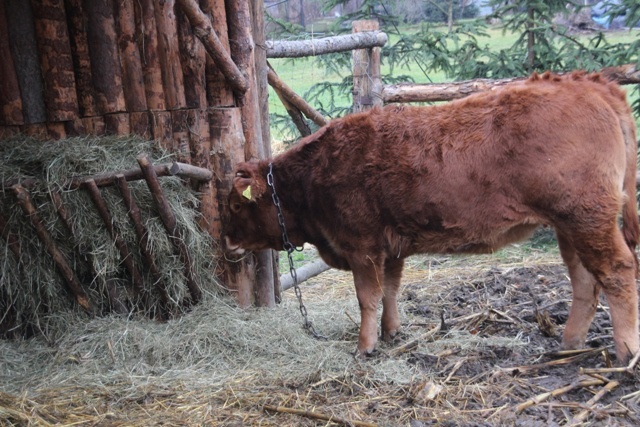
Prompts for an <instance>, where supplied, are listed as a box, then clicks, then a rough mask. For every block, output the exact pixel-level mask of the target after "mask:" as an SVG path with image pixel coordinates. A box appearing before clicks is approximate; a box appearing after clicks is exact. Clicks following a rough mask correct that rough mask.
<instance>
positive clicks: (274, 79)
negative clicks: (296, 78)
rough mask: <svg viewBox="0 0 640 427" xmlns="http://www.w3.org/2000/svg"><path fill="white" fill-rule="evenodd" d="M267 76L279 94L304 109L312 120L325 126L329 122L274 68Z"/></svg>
mask: <svg viewBox="0 0 640 427" xmlns="http://www.w3.org/2000/svg"><path fill="white" fill-rule="evenodd" d="M267 76H268V78H269V84H270V85H271V87H273V89H274V90H275V91H276V92H277V93H278V95H280V94H282V96H283V97H284V98H285V99H286V100H287V101H289V102H290V103H291V104H293V105H294V106H295V107H296V108H298V109H299V110H300V111H302V112H303V113H304V115H305V116H307V118H309V119H310V120H312V121H313V122H314V123H315V124H317V125H318V126H324V125H326V124H327V123H329V120H327V119H326V118H325V117H324V116H323V115H322V114H320V113H319V112H318V111H317V110H316V109H315V108H313V107H312V106H311V105H309V104H308V103H307V102H306V101H305V100H304V99H303V98H302V97H301V96H300V95H298V94H297V93H295V92H294V91H293V89H291V88H290V87H289V86H287V84H286V83H285V82H283V81H282V80H281V79H280V77H278V75H277V74H276V72H275V71H273V69H271V68H269V73H268V74H267Z"/></svg>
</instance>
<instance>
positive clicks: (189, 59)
mask: <svg viewBox="0 0 640 427" xmlns="http://www.w3.org/2000/svg"><path fill="white" fill-rule="evenodd" d="M176 16H177V18H178V42H179V45H180V59H181V61H180V62H181V63H182V75H183V76H184V97H185V102H186V104H187V108H204V107H205V105H206V103H207V95H206V94H207V91H206V89H205V87H206V81H205V65H206V62H207V59H206V54H207V53H206V50H205V48H204V46H202V43H201V42H200V40H199V39H198V38H197V37H196V36H195V34H194V33H193V29H192V28H191V23H190V22H189V19H188V18H187V15H185V13H184V11H183V10H182V9H181V8H178V9H177V10H176Z"/></svg>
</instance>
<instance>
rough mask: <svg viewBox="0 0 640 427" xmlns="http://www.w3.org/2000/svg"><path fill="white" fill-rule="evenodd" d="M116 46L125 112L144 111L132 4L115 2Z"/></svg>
mask: <svg viewBox="0 0 640 427" xmlns="http://www.w3.org/2000/svg"><path fill="white" fill-rule="evenodd" d="M114 4H115V6H116V16H117V17H118V19H117V24H118V25H117V30H118V46H119V48H120V60H121V63H122V83H123V86H124V98H125V102H126V105H127V111H129V112H133V111H146V110H147V99H146V97H145V88H144V74H143V72H142V61H141V59H140V52H139V51H138V45H137V44H136V17H135V12H134V2H130V1H116V2H115V3H114Z"/></svg>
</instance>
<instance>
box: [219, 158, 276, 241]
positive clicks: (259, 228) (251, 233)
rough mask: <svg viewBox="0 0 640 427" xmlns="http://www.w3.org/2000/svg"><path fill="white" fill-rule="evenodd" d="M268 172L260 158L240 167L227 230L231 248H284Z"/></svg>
mask: <svg viewBox="0 0 640 427" xmlns="http://www.w3.org/2000/svg"><path fill="white" fill-rule="evenodd" d="M266 172H267V171H266V169H264V168H261V166H260V164H259V163H258V162H257V161H252V162H247V163H240V164H238V166H237V167H236V171H235V176H234V178H233V186H232V188H231V191H230V193H229V212H228V215H227V221H226V224H225V231H224V233H225V243H226V249H227V251H228V252H231V253H235V254H242V253H243V252H244V251H245V250H251V251H258V250H263V249H269V248H271V249H282V237H281V236H282V234H281V231H280V226H279V224H278V216H277V212H276V208H275V206H274V204H273V199H272V198H271V191H270V190H269V189H268V185H267V180H266Z"/></svg>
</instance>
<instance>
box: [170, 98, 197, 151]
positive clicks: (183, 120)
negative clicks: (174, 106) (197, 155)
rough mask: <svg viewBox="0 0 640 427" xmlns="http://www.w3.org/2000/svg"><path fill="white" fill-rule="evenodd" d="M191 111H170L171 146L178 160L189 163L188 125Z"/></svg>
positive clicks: (189, 124) (190, 119)
mask: <svg viewBox="0 0 640 427" xmlns="http://www.w3.org/2000/svg"><path fill="white" fill-rule="evenodd" d="M192 112H193V110H175V111H172V112H171V127H172V131H173V147H174V150H175V153H176V156H177V158H178V161H179V162H183V163H191V149H190V147H189V127H190V126H191V124H192V123H191V121H192Z"/></svg>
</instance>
